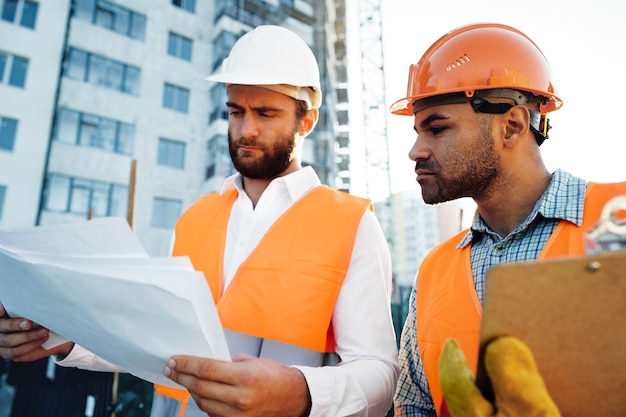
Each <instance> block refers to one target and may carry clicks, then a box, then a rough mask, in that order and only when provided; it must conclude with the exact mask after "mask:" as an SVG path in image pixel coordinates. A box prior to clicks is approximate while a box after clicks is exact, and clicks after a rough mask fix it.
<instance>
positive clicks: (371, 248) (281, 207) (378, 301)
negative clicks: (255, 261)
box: [60, 167, 399, 417]
mask: <svg viewBox="0 0 626 417" xmlns="http://www.w3.org/2000/svg"><path fill="white" fill-rule="evenodd" d="M319 185H320V181H319V179H318V177H317V175H316V174H315V172H314V171H313V169H312V168H311V167H305V168H302V169H300V170H298V171H296V172H294V173H291V174H289V175H286V176H283V177H279V178H277V179H275V180H273V181H272V182H271V183H270V184H269V186H268V187H267V189H266V190H265V191H264V192H263V194H262V195H261V197H260V199H259V201H258V202H257V205H256V207H253V206H252V202H251V200H250V198H249V197H248V195H247V194H246V193H245V192H244V191H243V187H242V181H241V176H240V175H239V174H235V175H233V176H231V177H229V178H227V179H226V181H225V182H224V186H223V188H222V191H224V190H227V189H231V188H236V189H237V190H238V191H239V196H238V198H237V200H236V202H235V203H234V205H233V208H232V211H231V215H230V218H229V221H228V230H227V236H226V247H225V253H224V288H225V287H226V286H228V284H229V283H230V281H231V280H232V278H233V276H234V275H235V273H236V271H237V269H238V268H239V265H241V263H242V262H243V261H244V260H245V259H246V258H247V257H248V255H249V254H250V253H251V251H252V250H253V249H254V248H255V247H256V246H257V244H258V243H259V241H260V240H261V238H262V237H263V236H264V235H265V233H266V232H267V230H268V229H269V228H270V227H271V225H272V224H273V223H274V222H275V221H276V220H277V219H278V218H279V217H280V216H281V215H282V214H283V213H285V211H287V210H288V209H289V208H290V207H291V206H292V205H293V204H294V203H295V202H296V201H298V200H299V199H300V198H301V197H302V196H304V195H305V194H306V193H307V192H308V191H310V190H311V189H312V188H314V187H316V186H319ZM320 215H325V216H332V213H324V214H322V213H320ZM390 293H391V260H390V255H389V248H388V246H387V242H386V239H385V237H384V234H383V232H382V230H381V228H380V225H379V223H378V220H377V219H376V216H375V215H374V214H373V213H372V212H371V211H369V210H367V211H366V212H365V214H364V215H363V218H362V219H361V222H360V224H359V228H358V231H357V234H356V237H355V242H354V247H353V250H352V257H351V260H350V266H349V268H348V272H347V274H346V277H345V280H344V282H343V285H342V288H341V291H340V293H339V297H338V299H337V302H336V305H335V311H334V313H333V318H332V325H333V330H334V335H335V340H336V343H337V350H336V353H337V354H338V355H339V357H340V358H341V362H340V363H339V365H338V366H326V367H321V368H313V367H301V366H298V367H297V368H298V369H299V370H300V371H301V372H302V373H303V374H304V377H305V378H306V381H307V384H308V386H309V391H310V393H311V400H312V408H311V414H310V416H313V417H315V416H320V417H322V416H323V417H327V416H374V417H382V416H385V415H386V413H387V411H388V410H389V409H390V407H391V401H392V398H393V393H394V390H395V385H396V380H397V378H398V372H399V365H398V355H397V348H396V341H395V334H394V329H393V324H392V319H391V313H390ZM75 351H76V352H75ZM80 351H81V349H80V347H77V348H75V349H74V350H73V351H72V353H70V355H68V357H67V358H66V359H65V360H64V361H62V362H61V363H60V364H62V365H64V366H77V365H78V364H77V363H76V362H75V359H78V358H80V361H79V362H82V364H81V365H83V366H80V365H79V366H80V367H84V365H86V364H91V365H96V364H97V365H99V366H102V365H103V363H102V362H99V361H98V360H97V359H94V358H93V357H91V358H90V357H89V355H88V354H86V353H85V352H84V349H82V352H80ZM92 356H93V355H92ZM90 369H93V368H91V366H90ZM100 370H102V369H100Z"/></svg>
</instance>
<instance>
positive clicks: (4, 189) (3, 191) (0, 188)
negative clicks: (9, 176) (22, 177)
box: [0, 185, 7, 220]
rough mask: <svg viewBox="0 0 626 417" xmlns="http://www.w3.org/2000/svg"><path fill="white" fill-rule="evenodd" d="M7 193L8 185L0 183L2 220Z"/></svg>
mask: <svg viewBox="0 0 626 417" xmlns="http://www.w3.org/2000/svg"><path fill="white" fill-rule="evenodd" d="M6 195H7V187H6V185H0V220H2V209H3V208H4V200H5V197H6Z"/></svg>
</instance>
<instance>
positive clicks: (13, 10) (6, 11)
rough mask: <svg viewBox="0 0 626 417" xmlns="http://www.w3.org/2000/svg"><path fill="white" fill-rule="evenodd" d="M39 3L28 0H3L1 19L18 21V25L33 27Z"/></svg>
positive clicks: (12, 21)
mask: <svg viewBox="0 0 626 417" xmlns="http://www.w3.org/2000/svg"><path fill="white" fill-rule="evenodd" d="M38 8H39V3H37V2H34V1H30V0H4V5H3V7H2V20H6V21H7V22H11V23H15V22H18V21H19V23H20V26H23V27H26V28H30V29H34V28H35V21H36V20H37V9H38Z"/></svg>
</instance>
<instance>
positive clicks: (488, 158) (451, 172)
mask: <svg viewBox="0 0 626 417" xmlns="http://www.w3.org/2000/svg"><path fill="white" fill-rule="evenodd" d="M466 149H469V151H465V149H457V150H455V151H454V152H452V153H450V154H449V155H447V157H446V159H445V166H446V167H447V171H446V172H444V170H443V169H442V167H441V166H440V165H439V164H437V163H436V162H434V161H431V160H427V161H423V160H422V161H418V162H417V163H416V164H417V165H418V166H421V167H423V168H427V169H430V170H431V171H433V172H436V175H434V176H433V178H432V180H434V181H435V184H432V185H430V186H426V185H425V186H422V198H423V200H424V202H425V203H426V204H438V203H445V202H447V201H452V200H456V199H459V198H463V197H471V198H473V199H477V198H481V197H484V194H485V192H488V191H487V190H489V186H490V185H492V184H493V182H494V181H495V180H496V179H497V177H498V175H499V173H500V163H501V158H500V155H498V153H497V152H496V150H495V148H494V146H493V137H492V135H491V130H490V129H489V128H488V126H487V125H485V126H482V128H481V131H480V134H479V137H478V139H477V140H476V141H475V143H473V144H470V145H469V147H468V148H466Z"/></svg>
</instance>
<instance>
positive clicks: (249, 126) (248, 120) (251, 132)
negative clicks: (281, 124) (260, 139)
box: [239, 113, 259, 139]
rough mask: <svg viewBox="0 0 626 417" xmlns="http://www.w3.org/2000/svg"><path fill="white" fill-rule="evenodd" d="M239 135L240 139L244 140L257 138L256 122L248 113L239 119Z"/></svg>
mask: <svg viewBox="0 0 626 417" xmlns="http://www.w3.org/2000/svg"><path fill="white" fill-rule="evenodd" d="M239 134H240V136H241V137H242V138H246V139H253V138H256V137H257V136H259V129H258V125H257V123H256V120H255V119H254V117H252V115H250V114H249V113H247V114H246V115H245V116H243V117H242V118H241V124H240V126H239Z"/></svg>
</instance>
